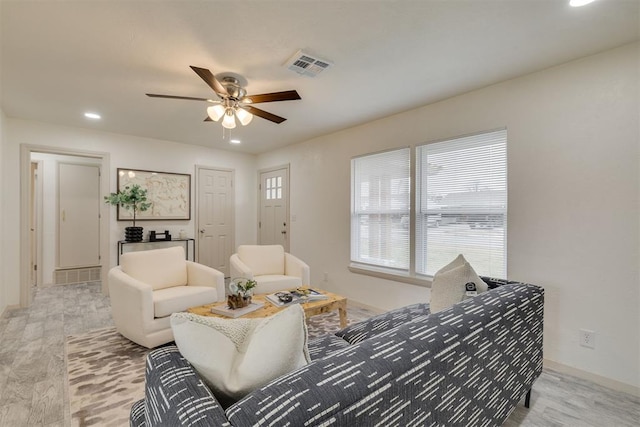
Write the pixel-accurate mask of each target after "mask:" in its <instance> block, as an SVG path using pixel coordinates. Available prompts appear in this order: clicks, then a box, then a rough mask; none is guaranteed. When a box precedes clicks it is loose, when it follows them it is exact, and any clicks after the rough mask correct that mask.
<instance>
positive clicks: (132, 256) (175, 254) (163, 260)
mask: <svg viewBox="0 0 640 427" xmlns="http://www.w3.org/2000/svg"><path fill="white" fill-rule="evenodd" d="M120 267H121V268H122V271H123V272H125V273H126V274H128V275H129V276H131V277H133V278H134V279H136V280H139V281H141V282H143V283H147V284H149V285H151V287H153V290H154V291H155V290H158V289H164V288H169V287H172V286H182V285H186V284H187V264H186V260H185V255H184V248H183V247H182V246H174V247H171V248H164V249H152V250H149V251H139V252H127V253H126V254H123V255H122V256H121V257H120Z"/></svg>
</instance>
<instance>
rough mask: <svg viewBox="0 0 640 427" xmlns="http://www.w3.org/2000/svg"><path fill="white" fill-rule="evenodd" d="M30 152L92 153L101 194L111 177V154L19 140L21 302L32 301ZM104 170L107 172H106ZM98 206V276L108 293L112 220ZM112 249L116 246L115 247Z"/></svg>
mask: <svg viewBox="0 0 640 427" xmlns="http://www.w3.org/2000/svg"><path fill="white" fill-rule="evenodd" d="M31 153H47V154H60V155H63V156H78V157H92V158H97V159H100V160H101V163H102V165H101V167H100V170H101V171H102V172H101V176H100V197H102V196H103V195H105V194H109V188H110V185H111V177H110V176H109V172H110V171H111V168H110V155H109V153H106V152H99V151H89V150H81V149H70V148H62V147H49V146H43V145H31V144H20V242H19V243H18V244H19V247H20V252H19V253H20V306H21V307H29V306H30V305H31V292H30V288H31V286H30V282H31V280H30V277H31V276H30V275H31V273H30V271H29V267H30V264H31V262H30V261H31V255H30V251H31V248H30V245H29V243H28V242H29V241H30V239H29V228H30V226H29V198H30V193H31ZM104 171H109V172H107V174H106V176H105V175H104ZM100 206H101V209H100V218H101V221H100V267H101V268H100V279H101V282H102V293H103V294H104V295H108V289H109V287H108V283H107V274H108V270H109V266H110V265H111V251H110V248H109V244H110V242H111V240H110V236H109V226H110V224H111V209H109V206H108V205H107V204H106V203H101V205H100ZM114 251H115V249H114Z"/></svg>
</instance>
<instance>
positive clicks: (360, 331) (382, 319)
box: [336, 304, 430, 344]
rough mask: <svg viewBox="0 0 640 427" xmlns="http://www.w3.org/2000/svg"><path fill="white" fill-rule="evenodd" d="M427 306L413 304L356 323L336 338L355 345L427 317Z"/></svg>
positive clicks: (339, 332) (337, 333)
mask: <svg viewBox="0 0 640 427" xmlns="http://www.w3.org/2000/svg"><path fill="white" fill-rule="evenodd" d="M429 313H430V311H429V304H413V305H408V306H406V307H402V308H399V309H397V310H392V311H389V312H387V313H382V314H380V315H378V316H374V317H371V318H369V319H367V321H366V322H360V323H356V324H355V325H351V326H347V327H346V328H344V329H343V330H341V331H338V332H336V336H338V337H341V338H342V339H343V340H345V341H347V342H348V343H349V344H357V343H359V342H361V341H364V340H366V339H369V338H371V337H374V336H376V335H379V334H381V333H382V332H385V331H388V330H390V329H393V328H396V327H398V326H400V325H403V324H405V323H407V322H409V321H411V320H414V319H415V318H417V317H420V316H428V315H429Z"/></svg>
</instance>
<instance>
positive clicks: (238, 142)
mask: <svg viewBox="0 0 640 427" xmlns="http://www.w3.org/2000/svg"><path fill="white" fill-rule="evenodd" d="M229 142H230V143H232V144H240V140H239V139H232V140H231V141H229Z"/></svg>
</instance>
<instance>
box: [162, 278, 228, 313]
mask: <svg viewBox="0 0 640 427" xmlns="http://www.w3.org/2000/svg"><path fill="white" fill-rule="evenodd" d="M216 301H218V292H217V291H216V289H215V288H211V287H208V286H174V287H172V288H165V289H160V290H158V291H155V292H154V293H153V313H154V314H153V316H154V317H165V316H170V315H171V314H172V313H177V312H178V311H185V310H186V309H188V308H190V307H196V306H198V305H204V304H211V303H214V302H216Z"/></svg>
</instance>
